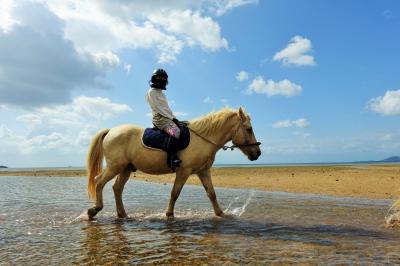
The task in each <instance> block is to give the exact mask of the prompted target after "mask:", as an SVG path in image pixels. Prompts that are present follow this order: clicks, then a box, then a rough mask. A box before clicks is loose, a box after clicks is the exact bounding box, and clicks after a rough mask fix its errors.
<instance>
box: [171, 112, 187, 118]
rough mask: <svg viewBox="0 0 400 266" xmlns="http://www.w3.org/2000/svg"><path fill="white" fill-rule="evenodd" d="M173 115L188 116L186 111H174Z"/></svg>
mask: <svg viewBox="0 0 400 266" xmlns="http://www.w3.org/2000/svg"><path fill="white" fill-rule="evenodd" d="M174 116H176V117H182V116H188V113H185V112H174Z"/></svg>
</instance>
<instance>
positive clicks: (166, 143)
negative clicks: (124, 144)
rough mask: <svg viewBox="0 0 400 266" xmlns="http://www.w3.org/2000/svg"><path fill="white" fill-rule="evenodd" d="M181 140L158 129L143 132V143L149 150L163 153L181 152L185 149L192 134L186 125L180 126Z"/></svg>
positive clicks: (147, 129)
mask: <svg viewBox="0 0 400 266" xmlns="http://www.w3.org/2000/svg"><path fill="white" fill-rule="evenodd" d="M179 128H180V129H181V135H180V137H179V139H176V138H174V137H171V136H169V135H168V134H167V133H165V132H164V131H162V130H159V129H158V128H146V129H145V130H144V132H143V137H142V142H143V145H144V146H145V147H147V148H151V149H158V150H163V151H174V150H175V151H179V150H183V149H185V148H186V147H187V146H188V145H189V142H190V132H189V129H188V128H187V126H186V125H180V126H179Z"/></svg>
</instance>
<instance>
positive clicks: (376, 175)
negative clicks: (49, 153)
mask: <svg viewBox="0 0 400 266" xmlns="http://www.w3.org/2000/svg"><path fill="white" fill-rule="evenodd" d="M211 174H212V182H213V184H214V186H215V187H226V188H242V189H258V190H265V191H282V192H294V193H313V194H323V195H332V196H349V197H364V198H373V199H397V198H399V196H400V164H371V165H364V164H357V165H333V166H331V165H322V166H310V165H304V166H262V167H214V168H212V169H211ZM85 175H86V171H85V170H68V169H64V170H35V171H33V170H32V171H26V170H25V171H15V170H13V171H7V170H4V171H0V176H68V177H69V176H77V177H79V176H85ZM131 178H134V179H137V180H143V181H148V182H157V183H163V184H166V183H173V182H174V179H175V174H165V175H157V176H156V175H148V174H145V173H143V172H140V171H137V172H135V173H132V174H131ZM187 184H194V185H201V183H200V181H199V179H198V177H197V176H195V175H193V176H190V177H189V179H188V181H187Z"/></svg>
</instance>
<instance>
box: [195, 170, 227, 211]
mask: <svg viewBox="0 0 400 266" xmlns="http://www.w3.org/2000/svg"><path fill="white" fill-rule="evenodd" d="M197 175H198V176H199V178H200V181H201V183H202V184H203V187H204V189H205V190H206V192H207V196H208V198H209V199H210V201H211V204H212V206H213V208H214V213H215V215H217V216H223V215H224V212H223V211H222V210H221V208H220V207H219V204H218V201H217V196H216V195H215V191H214V186H213V184H212V182H211V171H210V169H206V170H202V171H200V172H198V173H197Z"/></svg>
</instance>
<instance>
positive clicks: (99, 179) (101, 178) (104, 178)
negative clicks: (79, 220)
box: [88, 167, 116, 220]
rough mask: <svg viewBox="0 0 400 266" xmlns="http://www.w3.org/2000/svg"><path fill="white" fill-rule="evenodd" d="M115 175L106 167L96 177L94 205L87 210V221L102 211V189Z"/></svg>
mask: <svg viewBox="0 0 400 266" xmlns="http://www.w3.org/2000/svg"><path fill="white" fill-rule="evenodd" d="M115 175H116V173H115V171H111V170H110V169H109V168H108V167H107V168H106V169H105V170H104V171H103V173H101V174H100V175H98V176H96V178H95V182H96V204H95V206H94V207H92V208H90V209H88V217H89V220H92V219H93V217H94V216H95V215H96V214H97V213H98V212H99V211H101V210H102V209H103V188H104V186H105V185H106V184H107V182H108V181H110V180H111V179H113V178H114V176H115Z"/></svg>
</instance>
